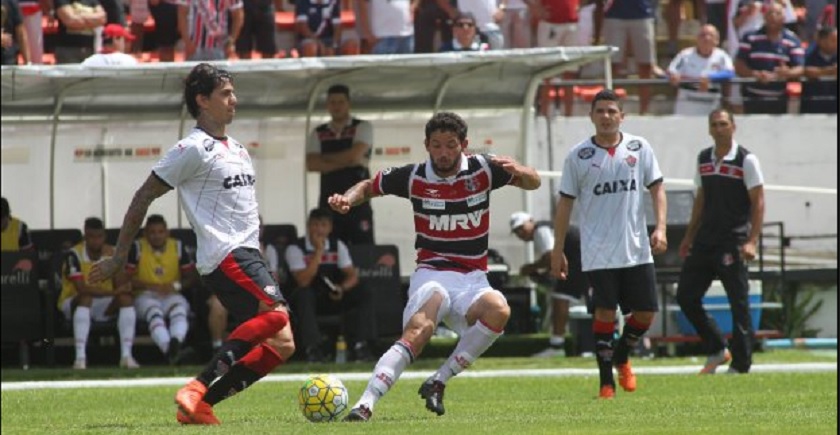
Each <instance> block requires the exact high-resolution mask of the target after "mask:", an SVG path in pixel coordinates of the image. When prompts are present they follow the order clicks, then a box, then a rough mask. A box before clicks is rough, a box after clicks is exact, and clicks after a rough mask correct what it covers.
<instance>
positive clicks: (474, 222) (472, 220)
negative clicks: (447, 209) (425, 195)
mask: <svg viewBox="0 0 840 435" xmlns="http://www.w3.org/2000/svg"><path fill="white" fill-rule="evenodd" d="M482 214H484V210H476V211H471V212H469V213H461V214H445V215H440V216H429V229H430V230H434V231H455V230H458V229H462V230H469V229H471V228H478V227H479V226H480V225H481V215H482Z"/></svg>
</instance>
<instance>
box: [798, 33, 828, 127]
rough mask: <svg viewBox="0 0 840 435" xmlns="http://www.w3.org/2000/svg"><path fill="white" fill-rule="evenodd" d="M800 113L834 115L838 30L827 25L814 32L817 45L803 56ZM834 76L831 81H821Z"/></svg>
mask: <svg viewBox="0 0 840 435" xmlns="http://www.w3.org/2000/svg"><path fill="white" fill-rule="evenodd" d="M805 77H808V78H809V79H811V80H809V81H807V82H805V83H803V84H802V103H801V105H800V106H799V107H800V108H799V111H800V113H837V28H836V27H833V26H826V27H823V28H821V29H820V30H818V31H817V43H816V44H815V46H814V47H813V48H812V49H811V51H809V52H808V54H807V55H806V56H805ZM821 77H834V79H833V80H820V78H821Z"/></svg>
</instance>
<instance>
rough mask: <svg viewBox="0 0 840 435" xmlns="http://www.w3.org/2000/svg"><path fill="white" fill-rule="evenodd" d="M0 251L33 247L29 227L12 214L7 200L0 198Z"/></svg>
mask: <svg viewBox="0 0 840 435" xmlns="http://www.w3.org/2000/svg"><path fill="white" fill-rule="evenodd" d="M0 228H2V230H3V232H2V237H0V251H25V250H30V249H34V248H35V247H34V246H33V245H32V239H31V238H30V237H29V228H28V227H27V226H26V223H25V222H23V221H22V220H20V219H18V218H16V217H14V216H12V209H11V207H9V201H8V200H7V199H6V198H5V197H3V198H0Z"/></svg>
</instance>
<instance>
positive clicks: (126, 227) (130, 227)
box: [88, 173, 172, 282]
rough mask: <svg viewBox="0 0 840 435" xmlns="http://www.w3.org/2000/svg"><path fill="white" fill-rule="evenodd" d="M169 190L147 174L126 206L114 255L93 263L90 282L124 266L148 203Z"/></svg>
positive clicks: (115, 271)
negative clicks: (129, 203) (144, 180)
mask: <svg viewBox="0 0 840 435" xmlns="http://www.w3.org/2000/svg"><path fill="white" fill-rule="evenodd" d="M170 190H172V188H171V187H169V186H168V185H167V184H166V183H164V182H163V181H161V180H160V178H158V177H157V176H156V175H155V174H154V173H152V174H151V175H149V178H147V179H146V182H145V183H143V185H142V186H140V189H138V190H137V192H136V193H134V198H132V200H131V205H129V206H128V211H127V212H126V213H125V218H124V219H123V224H122V228H121V229H120V236H119V238H118V239H117V247H116V248H115V249H114V256H113V257H111V258H107V259H105V260H102V261H99V262H98V263H96V264H94V265H93V269H92V270H91V272H90V277H88V280H89V281H90V282H99V281H102V280H104V279H107V278H110V277H111V276H113V275H114V274H115V273H117V272H118V271H121V270H123V269H124V268H125V262H126V259H127V258H128V250H129V248H131V243H132V242H133V241H134V236H136V235H137V232H138V231H139V230H140V226H141V225H142V224H143V218H145V217H146V212H147V211H148V210H149V205H151V203H152V201H154V200H155V199H157V198H159V197H160V196H162V195H163V194H165V193H166V192H169V191H170Z"/></svg>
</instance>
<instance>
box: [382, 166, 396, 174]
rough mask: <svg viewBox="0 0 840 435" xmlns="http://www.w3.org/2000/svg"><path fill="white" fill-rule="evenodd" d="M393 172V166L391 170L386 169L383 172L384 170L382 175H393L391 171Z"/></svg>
mask: <svg viewBox="0 0 840 435" xmlns="http://www.w3.org/2000/svg"><path fill="white" fill-rule="evenodd" d="M393 170H394V167H393V166H392V167H390V168H385V169H383V170H382V175H388V174H390V173H391V171H393Z"/></svg>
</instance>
